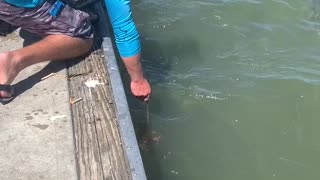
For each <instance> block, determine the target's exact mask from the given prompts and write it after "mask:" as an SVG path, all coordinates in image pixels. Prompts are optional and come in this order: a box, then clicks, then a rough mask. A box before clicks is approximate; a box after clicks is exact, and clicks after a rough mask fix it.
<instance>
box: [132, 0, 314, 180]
mask: <svg viewBox="0 0 320 180" xmlns="http://www.w3.org/2000/svg"><path fill="white" fill-rule="evenodd" d="M133 9H134V16H135V21H136V23H137V26H138V29H139V31H140V33H141V38H142V45H143V65H144V68H145V72H146V74H147V76H148V78H149V80H150V82H151V84H152V87H153V95H152V98H151V101H150V104H149V108H150V120H151V122H152V123H151V124H148V125H147V126H146V112H145V111H146V106H145V105H144V104H141V103H139V102H138V101H137V100H135V99H134V98H132V97H131V96H129V102H130V109H131V113H132V116H133V120H134V124H135V128H136V130H137V134H138V138H139V141H140V143H141V141H142V138H143V137H144V136H145V135H146V134H147V132H148V131H150V129H151V130H152V131H156V132H158V133H160V135H161V139H160V141H159V142H158V143H151V144H149V145H147V147H142V148H141V153H142V156H143V161H144V164H145V169H146V172H147V176H148V177H149V179H150V180H198V179H201V180H318V179H320V1H319V0H313V1H312V0H309V1H307V0H193V1H192V0H174V1H172V0H134V1H133ZM146 129H147V130H146Z"/></svg>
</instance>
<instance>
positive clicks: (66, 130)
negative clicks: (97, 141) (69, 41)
mask: <svg viewBox="0 0 320 180" xmlns="http://www.w3.org/2000/svg"><path fill="white" fill-rule="evenodd" d="M21 36H22V37H24V38H25V39H26V41H25V43H27V44H29V43H30V42H28V41H30V40H31V41H32V40H33V38H30V36H29V35H28V34H22V35H21ZM23 42H24V40H23V39H21V38H20V37H19V34H18V32H15V33H13V34H11V35H9V36H7V37H5V38H3V37H0V52H3V51H7V50H14V49H16V48H19V47H22V46H23ZM64 67H65V64H64V63H49V64H48V63H42V64H37V65H34V66H31V67H29V68H27V69H25V70H24V71H23V72H21V73H20V74H19V76H18V77H17V78H16V80H15V81H14V83H13V84H14V86H15V90H16V95H17V96H16V98H15V99H14V100H13V101H12V102H10V103H9V104H6V105H1V104H0V144H1V145H0V180H40V179H45V180H73V179H77V171H76V165H75V164H76V163H75V152H74V140H73V132H72V122H71V112H70V107H69V95H68V83H67V80H66V79H65V78H61V77H55V76H53V77H50V78H48V79H46V80H43V81H41V78H42V77H44V76H46V75H48V74H50V73H52V72H56V73H58V74H60V75H63V76H66V70H65V68H64Z"/></svg>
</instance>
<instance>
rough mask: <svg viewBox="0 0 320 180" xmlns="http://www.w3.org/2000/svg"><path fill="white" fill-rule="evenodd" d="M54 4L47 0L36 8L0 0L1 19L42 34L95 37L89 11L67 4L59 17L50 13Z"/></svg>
mask: <svg viewBox="0 0 320 180" xmlns="http://www.w3.org/2000/svg"><path fill="white" fill-rule="evenodd" d="M53 6H54V1H46V2H45V3H44V4H43V5H41V6H39V7H36V8H19V7H15V6H12V5H9V4H8V3H6V2H4V0H0V20H3V21H5V22H8V23H10V24H12V25H13V26H16V27H21V28H22V29H24V30H26V31H29V32H32V33H35V34H38V35H40V36H47V35H53V34H64V35H68V36H72V37H79V38H84V39H87V38H93V28H92V26H91V24H90V20H89V15H88V14H87V13H85V12H83V11H80V10H76V9H73V8H71V7H69V6H68V5H66V6H65V7H64V8H63V9H62V10H61V12H60V13H59V15H58V16H57V17H53V16H52V15H51V14H50V13H49V12H50V10H51V8H53Z"/></svg>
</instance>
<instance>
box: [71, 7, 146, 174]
mask: <svg viewBox="0 0 320 180" xmlns="http://www.w3.org/2000/svg"><path fill="white" fill-rule="evenodd" d="M102 6H103V5H102V4H100V3H99V4H96V5H95V7H94V8H95V9H96V12H98V14H99V22H98V23H96V29H97V30H98V31H97V32H98V33H97V38H96V44H95V47H94V49H93V51H92V52H91V54H90V55H89V56H87V57H86V58H84V59H78V60H74V61H68V64H67V67H68V71H67V72H68V77H69V78H70V80H69V93H70V101H71V112H72V119H73V131H74V138H75V153H76V160H77V168H78V173H79V178H80V180H106V179H107V180H109V179H110V180H145V179H146V175H145V172H144V168H143V164H142V160H141V156H140V151H139V148H138V144H137V140H136V136H135V132H134V128H133V125H132V121H131V116H130V113H129V109H128V104H127V100H126V97H125V93H124V90H123V84H122V80H121V78H120V73H119V70H118V65H117V62H116V58H115V53H114V48H113V46H112V41H111V38H110V31H109V27H108V20H107V17H106V16H105V13H104V12H103V9H102V8H103V7H102Z"/></svg>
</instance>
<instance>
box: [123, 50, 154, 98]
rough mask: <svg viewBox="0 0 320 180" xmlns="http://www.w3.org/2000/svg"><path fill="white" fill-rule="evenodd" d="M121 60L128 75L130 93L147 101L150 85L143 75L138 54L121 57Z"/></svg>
mask: <svg viewBox="0 0 320 180" xmlns="http://www.w3.org/2000/svg"><path fill="white" fill-rule="evenodd" d="M122 60H123V63H124V65H125V66H126V68H127V71H128V73H129V75H130V79H131V85H130V86H131V92H132V94H133V95H134V96H136V97H137V98H138V99H140V100H142V101H145V102H147V101H148V100H149V97H150V94H151V87H150V84H149V82H148V81H147V80H146V79H145V78H144V76H143V71H142V66H141V62H140V54H137V55H134V56H132V57H122Z"/></svg>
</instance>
